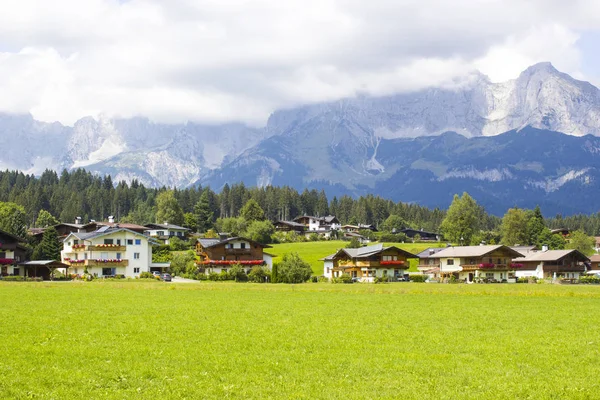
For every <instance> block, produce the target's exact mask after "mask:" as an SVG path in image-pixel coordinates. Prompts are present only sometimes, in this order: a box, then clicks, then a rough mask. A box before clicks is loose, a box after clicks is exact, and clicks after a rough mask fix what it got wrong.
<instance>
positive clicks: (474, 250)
mask: <svg viewBox="0 0 600 400" xmlns="http://www.w3.org/2000/svg"><path fill="white" fill-rule="evenodd" d="M499 249H504V250H505V251H506V252H508V253H510V255H511V256H512V257H522V256H523V254H521V253H519V252H518V251H515V250H513V249H511V248H510V247H508V246H503V245H488V246H452V247H446V248H445V249H443V250H442V251H439V252H437V253H435V254H433V255H430V256H429V258H454V257H456V258H459V257H463V258H466V257H483V256H485V255H486V254H489V253H491V252H493V251H496V250H499Z"/></svg>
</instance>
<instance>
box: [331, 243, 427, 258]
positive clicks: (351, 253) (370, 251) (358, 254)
mask: <svg viewBox="0 0 600 400" xmlns="http://www.w3.org/2000/svg"><path fill="white" fill-rule="evenodd" d="M387 249H397V250H400V251H402V252H404V253H406V254H407V255H408V257H410V258H412V257H415V255H414V254H412V253H410V252H408V251H406V250H402V249H400V248H398V247H395V246H388V247H383V243H377V244H373V245H371V246H365V247H359V248H358V249H348V248H346V249H341V250H338V251H337V252H336V253H335V254H331V255H329V256H327V257H324V258H322V260H324V261H329V260H333V259H334V258H335V256H337V255H338V254H339V253H340V251H343V252H344V253H346V254H347V255H348V257H350V258H364V257H369V256H372V255H374V254H377V253H380V252H382V251H384V250H387Z"/></svg>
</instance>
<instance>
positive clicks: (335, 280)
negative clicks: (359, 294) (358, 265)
mask: <svg viewBox="0 0 600 400" xmlns="http://www.w3.org/2000/svg"><path fill="white" fill-rule="evenodd" d="M331 283H353V281H352V277H351V276H350V275H349V274H342V275H341V276H338V277H333V278H331Z"/></svg>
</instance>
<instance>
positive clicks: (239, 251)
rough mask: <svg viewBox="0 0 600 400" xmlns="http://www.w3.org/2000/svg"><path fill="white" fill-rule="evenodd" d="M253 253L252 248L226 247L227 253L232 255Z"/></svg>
mask: <svg viewBox="0 0 600 400" xmlns="http://www.w3.org/2000/svg"><path fill="white" fill-rule="evenodd" d="M251 253H252V249H225V254H230V255H245V254H251Z"/></svg>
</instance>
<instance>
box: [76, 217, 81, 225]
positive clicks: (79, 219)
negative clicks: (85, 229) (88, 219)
mask: <svg viewBox="0 0 600 400" xmlns="http://www.w3.org/2000/svg"><path fill="white" fill-rule="evenodd" d="M75 223H76V224H77V225H81V217H75Z"/></svg>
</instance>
